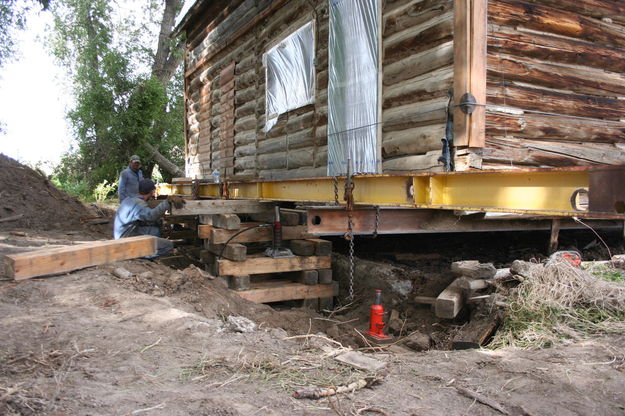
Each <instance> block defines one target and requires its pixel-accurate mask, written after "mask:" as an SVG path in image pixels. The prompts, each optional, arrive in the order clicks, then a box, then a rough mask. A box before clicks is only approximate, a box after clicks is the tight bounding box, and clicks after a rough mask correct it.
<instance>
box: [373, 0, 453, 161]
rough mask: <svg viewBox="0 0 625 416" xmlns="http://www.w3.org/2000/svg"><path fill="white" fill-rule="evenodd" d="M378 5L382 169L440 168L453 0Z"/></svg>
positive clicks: (449, 82) (449, 77)
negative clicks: (381, 80)
mask: <svg viewBox="0 0 625 416" xmlns="http://www.w3.org/2000/svg"><path fill="white" fill-rule="evenodd" d="M383 4H384V6H383V10H382V16H383V31H382V47H383V59H382V63H383V72H384V75H383V88H382V123H383V124H382V169H383V171H384V173H399V172H423V171H430V172H432V171H440V170H443V166H442V164H440V163H439V162H438V158H439V157H440V156H441V148H442V144H441V139H442V138H443V137H445V124H446V109H447V106H448V102H449V90H450V88H451V87H452V84H453V75H454V74H453V72H454V71H453V58H454V55H453V30H454V2H453V0H419V1H414V0H413V1H405V0H404V1H401V0H395V1H391V0H389V1H386V2H383Z"/></svg>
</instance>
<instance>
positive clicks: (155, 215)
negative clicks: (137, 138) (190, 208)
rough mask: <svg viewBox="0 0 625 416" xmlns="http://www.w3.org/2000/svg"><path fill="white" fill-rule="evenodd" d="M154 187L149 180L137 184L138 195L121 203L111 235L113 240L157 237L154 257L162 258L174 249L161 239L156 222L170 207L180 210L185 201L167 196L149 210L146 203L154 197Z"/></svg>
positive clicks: (170, 243) (171, 244) (167, 241)
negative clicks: (140, 236)
mask: <svg viewBox="0 0 625 416" xmlns="http://www.w3.org/2000/svg"><path fill="white" fill-rule="evenodd" d="M155 192H156V186H155V185H154V182H152V181H151V180H150V179H142V180H141V181H140V182H139V194H138V195H134V196H131V197H129V198H126V199H124V200H123V201H122V203H121V204H120V205H119V208H118V209H117V213H116V214H115V225H114V228H113V235H114V237H115V239H116V240H117V239H119V238H125V237H135V236H138V235H153V236H154V237H157V243H156V255H155V256H150V257H156V256H163V255H165V254H167V253H169V252H170V251H171V250H173V248H174V244H173V243H172V242H171V241H169V240H167V239H165V238H160V237H161V229H160V226H159V225H158V222H157V221H158V220H159V219H160V218H161V217H162V216H163V215H164V214H165V211H167V210H168V209H171V207H172V205H173V206H174V207H176V208H182V207H183V206H184V204H185V201H184V200H183V199H182V198H180V197H177V196H169V197H167V199H166V200H165V201H163V202H161V203H160V204H158V205H157V206H156V207H155V208H150V207H149V206H148V203H147V201H148V200H149V199H151V198H153V197H154V194H155Z"/></svg>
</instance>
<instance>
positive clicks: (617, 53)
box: [488, 25, 625, 73]
mask: <svg viewBox="0 0 625 416" xmlns="http://www.w3.org/2000/svg"><path fill="white" fill-rule="evenodd" d="M489 27H491V28H493V29H492V30H490V31H489V33H488V50H489V53H490V52H491V51H492V52H504V53H508V54H512V55H517V56H525V57H527V58H536V59H540V60H543V61H547V62H554V63H566V64H574V65H581V66H588V67H591V68H597V69H604V70H608V71H613V72H621V73H622V72H625V60H623V59H622V56H623V51H622V50H621V49H618V48H614V47H609V46H603V45H598V44H593V43H591V42H585V41H576V40H573V39H566V38H562V37H558V36H551V35H548V34H539V33H532V32H521V31H518V30H515V29H513V28H505V27H497V26H495V25H490V26H489Z"/></svg>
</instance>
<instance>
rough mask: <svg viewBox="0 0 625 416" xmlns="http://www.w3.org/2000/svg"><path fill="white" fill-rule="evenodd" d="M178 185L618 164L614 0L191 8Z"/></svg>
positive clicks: (211, 4) (622, 136)
mask: <svg viewBox="0 0 625 416" xmlns="http://www.w3.org/2000/svg"><path fill="white" fill-rule="evenodd" d="M176 31H177V33H183V34H185V35H186V47H185V51H184V53H185V60H184V62H185V69H184V94H185V102H186V104H185V107H186V114H185V129H186V149H185V157H186V175H187V176H188V177H191V178H207V177H210V176H211V174H212V172H213V171H214V170H215V169H217V170H218V171H219V173H220V176H221V177H222V178H226V179H229V180H234V181H236V180H243V179H254V180H282V179H291V178H314V177H325V176H337V175H344V174H345V173H346V172H347V169H348V165H350V166H351V169H352V172H355V173H359V174H371V173H375V174H394V173H417V172H440V171H466V170H494V169H527V168H530V169H531V168H560V167H574V166H593V165H594V166H596V165H621V164H625V151H624V149H625V59H624V58H625V2H623V1H622V0H197V1H196V2H195V3H194V4H193V5H192V7H191V8H190V9H189V10H188V11H187V12H186V13H185V14H184V17H183V18H182V19H181V21H180V22H179V24H178V26H177V29H176Z"/></svg>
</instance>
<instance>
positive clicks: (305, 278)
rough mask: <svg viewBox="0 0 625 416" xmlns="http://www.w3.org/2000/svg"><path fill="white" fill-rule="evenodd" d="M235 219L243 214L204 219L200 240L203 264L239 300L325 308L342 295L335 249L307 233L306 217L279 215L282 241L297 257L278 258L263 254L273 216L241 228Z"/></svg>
mask: <svg viewBox="0 0 625 416" xmlns="http://www.w3.org/2000/svg"><path fill="white" fill-rule="evenodd" d="M237 214H244V213H243V212H241V211H238V212H237V213H230V214H213V215H200V216H199V226H198V236H199V238H200V239H202V240H203V245H204V250H203V251H202V253H201V260H202V261H203V262H204V263H205V264H206V265H207V266H208V268H209V269H210V271H211V272H212V274H214V275H216V276H222V277H224V278H226V279H227V280H228V286H229V287H230V288H231V289H233V290H235V291H236V292H237V294H238V295H239V296H241V297H243V298H245V299H248V300H251V301H253V302H257V303H268V302H279V301H286V300H297V299H320V300H321V303H320V304H321V305H324V307H325V306H327V305H328V304H329V302H331V299H332V298H333V297H334V296H336V295H338V283H337V282H335V281H333V280H332V269H331V254H332V243H331V242H330V241H326V240H322V239H318V238H314V236H313V235H311V234H308V233H307V227H306V225H303V224H304V223H305V216H304V215H305V211H298V210H283V209H281V210H280V217H281V223H282V240H283V243H284V245H285V246H288V248H289V249H290V250H291V251H292V253H293V254H294V256H293V257H280V258H273V257H268V256H266V255H265V254H263V252H264V250H265V248H266V247H267V246H268V245H269V244H271V242H272V239H273V230H272V226H271V225H270V224H268V223H269V222H272V221H273V215H272V211H270V210H265V211H261V212H258V211H254V212H252V213H250V214H249V215H246V217H249V218H250V219H251V220H252V221H255V222H241V219H240V217H239V215H237Z"/></svg>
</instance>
